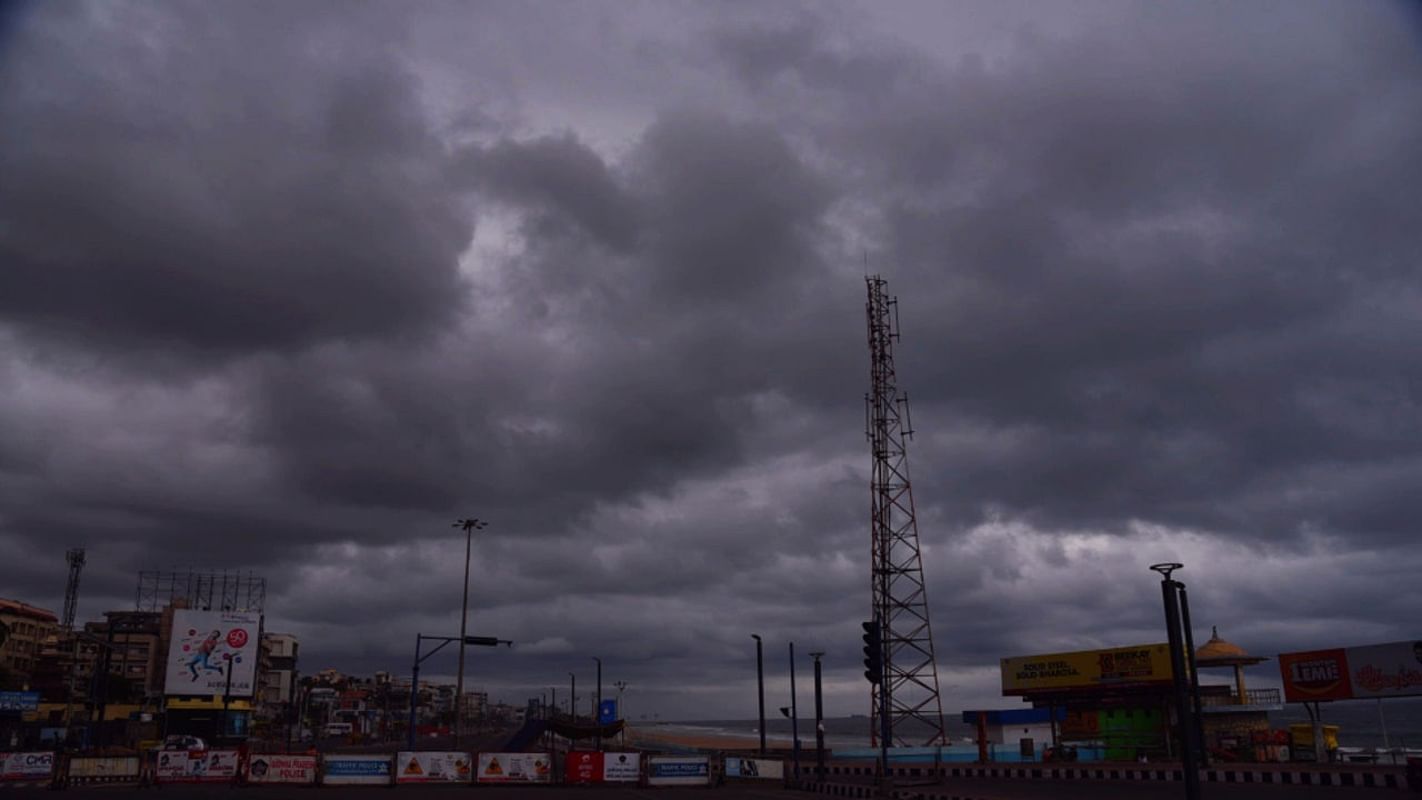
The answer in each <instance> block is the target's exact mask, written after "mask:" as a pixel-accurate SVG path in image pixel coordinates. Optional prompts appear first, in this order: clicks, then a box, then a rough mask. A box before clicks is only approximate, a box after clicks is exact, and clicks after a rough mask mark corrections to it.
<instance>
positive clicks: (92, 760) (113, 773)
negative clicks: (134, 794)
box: [69, 756, 138, 779]
mask: <svg viewBox="0 0 1422 800" xmlns="http://www.w3.org/2000/svg"><path fill="white" fill-rule="evenodd" d="M69 777H70V778H71V779H76V778H78V779H88V778H137V777H138V756H75V757H74V758H71V759H69Z"/></svg>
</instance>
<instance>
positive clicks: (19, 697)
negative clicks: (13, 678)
mask: <svg viewBox="0 0 1422 800" xmlns="http://www.w3.org/2000/svg"><path fill="white" fill-rule="evenodd" d="M37 710H39V692H0V711H19V712H20V713H24V712H26V711H37Z"/></svg>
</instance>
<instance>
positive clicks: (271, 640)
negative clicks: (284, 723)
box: [257, 633, 299, 718]
mask: <svg viewBox="0 0 1422 800" xmlns="http://www.w3.org/2000/svg"><path fill="white" fill-rule="evenodd" d="M298 650H299V643H298V642H297V640H296V637H295V636H293V635H292V634H289V633H263V634H262V640H261V661H260V664H261V670H260V675H259V677H258V683H259V686H258V690H257V702H258V704H259V707H260V709H261V714H262V716H265V717H267V718H272V717H275V716H277V714H278V713H279V712H280V710H281V709H282V708H283V706H284V705H285V704H288V703H291V702H293V700H294V698H295V687H296V659H297V653H298Z"/></svg>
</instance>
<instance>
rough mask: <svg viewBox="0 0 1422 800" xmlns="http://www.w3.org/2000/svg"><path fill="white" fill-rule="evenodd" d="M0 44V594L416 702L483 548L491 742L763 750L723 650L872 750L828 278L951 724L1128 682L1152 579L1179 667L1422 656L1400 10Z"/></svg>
mask: <svg viewBox="0 0 1422 800" xmlns="http://www.w3.org/2000/svg"><path fill="white" fill-rule="evenodd" d="M7 9H8V10H7V11H6V12H5V13H4V14H3V15H0V553H3V557H0V595H3V596H7V597H15V598H19V599H23V600H26V601H29V602H32V603H36V604H39V605H43V606H47V607H50V608H55V609H58V608H59V607H60V606H61V605H62V602H63V601H62V596H63V586H64V579H65V565H64V560H63V554H64V549H65V548H66V547H69V546H83V547H85V548H87V549H88V554H89V564H88V566H87V568H86V569H85V572H84V576H83V585H82V599H81V602H80V611H81V616H82V617H83V618H93V617H96V616H97V615H99V614H100V613H101V612H102V611H104V610H105V609H111V608H129V607H132V604H133V601H134V600H133V599H134V588H135V582H136V577H137V573H138V571H139V570H144V569H148V570H152V569H170V568H187V567H209V568H217V569H222V568H229V569H242V570H251V571H253V572H254V573H256V574H259V575H263V576H265V577H266V579H267V581H268V586H269V595H268V604H267V612H268V623H267V625H268V628H269V629H277V630H285V631H291V632H294V633H296V634H298V635H299V636H300V637H301V640H302V665H301V666H302V668H303V669H304V670H306V671H314V670H316V669H319V668H322V667H326V666H335V667H338V668H341V669H345V670H349V671H355V672H369V671H372V670H376V669H388V670H392V671H396V672H408V669H409V660H410V656H411V650H412V647H411V645H412V641H411V640H412V639H413V637H414V634H415V632H416V631H419V632H424V633H431V634H448V633H452V632H456V631H457V628H458V620H459V611H458V606H459V591H460V581H461V571H462V568H463V562H462V558H461V557H462V555H463V547H464V541H463V537H462V534H461V533H460V532H459V531H457V530H455V529H454V528H452V527H451V522H453V521H454V520H455V519H457V518H459V517H466V516H477V517H479V518H481V519H486V520H489V521H490V522H491V525H490V527H489V528H488V529H487V530H485V531H482V532H481V533H479V534H478V537H477V539H476V542H475V546H474V556H473V568H472V569H473V576H472V579H471V586H470V606H471V620H472V621H471V632H472V633H476V634H482V635H495V636H499V637H503V638H509V639H513V640H515V641H516V642H517V643H518V645H517V646H516V647H515V648H514V649H513V650H499V651H498V652H490V651H487V650H476V651H471V653H472V655H473V659H472V660H471V667H470V675H471V677H470V680H471V682H472V683H473V684H474V685H475V686H483V687H487V688H488V689H489V690H490V691H491V692H492V693H493V694H494V696H495V697H496V698H502V699H506V700H512V701H521V700H523V699H524V698H526V697H529V696H532V695H535V694H537V693H538V692H539V691H541V690H542V689H543V688H544V687H549V686H558V687H563V686H566V685H567V681H568V673H569V671H574V672H577V673H578V675H579V684H580V686H581V685H591V683H592V679H593V668H594V664H593V661H592V657H593V656H598V657H600V658H602V660H603V664H604V672H603V678H604V681H605V682H606V683H608V684H610V683H611V682H612V681H617V680H624V681H627V682H628V683H629V684H630V687H631V688H629V690H628V692H627V698H626V699H627V707H628V710H629V711H630V712H631V713H632V714H633V715H634V716H636V715H638V714H639V713H640V714H647V713H657V714H660V715H661V716H662V718H663V719H666V718H673V717H681V718H688V717H703V718H725V717H742V718H750V717H754V715H755V710H756V706H755V696H754V686H755V662H754V643H753V642H752V640H751V638H750V634H751V633H759V634H760V635H762V636H763V637H764V638H765V640H766V643H767V656H768V671H769V675H768V681H769V693H770V697H769V698H768V704H769V705H771V706H777V705H782V704H785V703H786V698H787V697H788V681H787V675H786V671H787V664H786V645H787V643H788V642H790V641H794V642H795V644H796V647H797V652H799V653H804V652H807V651H810V650H823V651H825V652H826V653H827V655H826V656H825V660H826V667H827V673H826V680H827V689H826V691H827V701H826V706H827V710H828V711H829V713H832V714H848V713H867V711H868V693H867V688H866V684H865V683H864V682H863V679H862V677H861V674H860V673H861V667H860V666H859V663H858V662H859V658H860V654H859V644H860V643H859V624H858V623H859V621H860V620H862V619H864V618H865V617H866V616H867V614H868V607H869V565H868V554H869V539H868V510H869V491H868V474H869V466H870V462H869V451H868V448H867V445H866V443H865V441H864V436H863V401H862V397H863V394H864V392H865V391H866V389H867V388H868V370H869V363H868V352H867V348H866V346H865V338H866V335H865V320H864V299H865V297H864V294H865V289H864V280H863V276H864V273H865V271H866V269H867V270H868V271H870V272H875V273H881V274H883V275H884V276H885V277H887V278H888V280H889V282H890V283H889V288H890V290H891V291H892V292H893V293H895V294H897V295H898V296H899V297H900V298H901V324H902V332H903V339H902V342H901V344H900V345H899V348H898V368H899V376H900V380H901V385H902V387H903V388H904V389H905V390H907V391H908V393H909V395H910V396H911V397H912V399H913V422H914V425H915V428H916V430H917V437H916V438H915V439H914V441H913V442H912V443H911V445H910V463H911V469H912V473H913V476H914V480H915V484H914V488H915V499H916V501H917V504H918V509H919V513H920V520H919V521H920V531H921V537H922V545H923V551H924V569H925V573H926V576H927V579H928V596H929V601H930V607H931V614H932V622H933V633H934V638H935V643H936V646H937V651H938V664H939V668H940V682H941V685H942V690H943V698H944V706H945V709H946V710H950V711H955V710H957V709H960V708H964V707H984V706H987V707H995V706H1004V705H1006V706H1010V705H1013V704H1015V701H1012V700H1007V699H1003V698H1001V697H999V696H998V683H997V659H998V658H999V657H1001V656H1006V655H1020V654H1025V653H1039V652H1051V651H1058V650H1071V649H1085V648H1090V647H1096V646H1104V645H1124V644H1134V643H1140V642H1149V641H1158V640H1160V639H1161V638H1163V623H1162V616H1161V610H1160V595H1159V590H1158V588H1157V579H1156V576H1155V575H1154V574H1153V573H1150V572H1149V571H1147V569H1146V567H1147V565H1149V564H1151V563H1153V562H1157V561H1165V560H1177V561H1181V562H1184V563H1185V564H1186V569H1185V571H1184V572H1183V573H1181V575H1182V577H1183V579H1184V580H1186V581H1187V583H1188V584H1189V586H1190V590H1191V601H1192V605H1193V611H1194V617H1195V621H1196V623H1197V626H1198V627H1197V631H1196V633H1197V638H1198V639H1201V640H1203V639H1204V638H1207V637H1208V631H1209V626H1210V625H1218V626H1220V629H1221V632H1222V633H1223V634H1224V635H1225V636H1226V637H1227V638H1229V639H1231V640H1233V641H1235V642H1237V643H1239V644H1241V645H1243V646H1244V647H1246V648H1247V649H1249V650H1251V651H1253V652H1256V653H1259V654H1265V655H1271V654H1275V653H1278V652H1280V651H1286V650H1295V649H1306V648H1312V647H1318V646H1331V645H1347V644H1362V643H1368V642H1381V641H1389V640H1394V639H1400V638H1407V637H1412V636H1417V635H1418V634H1419V633H1422V632H1419V630H1418V629H1417V627H1416V620H1417V615H1416V610H1417V608H1418V607H1419V606H1422V589H1419V588H1418V587H1419V585H1422V583H1419V582H1418V581H1417V580H1416V576H1417V574H1418V573H1419V570H1422V548H1419V546H1418V545H1417V535H1416V526H1417V520H1418V519H1419V518H1422V491H1419V489H1418V487H1419V485H1422V413H1419V412H1422V344H1419V343H1422V313H1419V312H1422V270H1419V268H1418V267H1419V264H1418V262H1419V258H1420V257H1422V216H1419V211H1418V208H1419V205H1418V202H1417V200H1418V187H1422V148H1419V147H1418V142H1419V141H1422V15H1419V13H1418V12H1417V11H1416V6H1415V5H1411V4H1403V3H1396V4H1393V3H1388V2H1383V1H1382V0H1375V1H1370V2H1337V1H1335V2H1325V3H1308V2H1290V3H1265V2H1251V3H1245V2H1239V3H1180V4H1174V5H1172V4H1160V3H1154V2H1140V3H1120V2H1074V3H1041V2H1000V1H998V0H993V1H992V2H987V1H986V0H984V1H983V2H966V1H960V2H953V3H941V2H930V3H892V4H880V3H873V4H870V3H864V4H854V3H832V2H815V3H805V4H798V3H792V2H775V3H749V2H747V3H734V2H733V3H674V2H661V1H660V0H659V1H658V2H634V1H633V0H619V2H606V3H595V2H592V3H581V2H579V3H572V2H564V3H544V2H522V1H520V2H505V3H443V2H435V1H434V0H424V1H423V2H420V3H417V4H412V3H397V2H384V3H380V2H376V3H350V2H340V3H337V2H323V1H321V0H312V2H305V3H297V4H292V3H286V2H246V3H211V2H203V3H186V2H165V3H158V4H154V3H126V2H102V3H79V2H75V3H46V4H41V3H32V4H18V5H17V4H8V6H7ZM427 668H428V669H429V671H430V672H433V673H435V674H445V675H449V674H452V673H453V660H452V659H443V657H438V658H436V659H435V660H434V661H432V662H429V664H428V665H427ZM800 669H801V670H802V671H801V673H800V677H801V682H800V687H801V690H802V693H804V692H806V689H805V687H806V686H807V685H808V681H807V680H806V679H805V678H806V676H807V675H808V674H809V661H808V659H807V658H803V657H802V658H801V660H800ZM1273 670H1274V667H1273V666H1272V664H1270V665H1266V666H1265V667H1264V668H1263V669H1262V671H1260V672H1259V678H1257V679H1256V681H1255V682H1256V684H1263V685H1267V684H1268V683H1269V680H1270V676H1271V675H1274V674H1276V673H1274V672H1273ZM585 682H586V683H585ZM802 698H803V699H804V701H805V702H806V703H808V701H809V695H808V694H807V693H804V694H802Z"/></svg>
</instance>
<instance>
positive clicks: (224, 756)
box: [156, 750, 237, 783]
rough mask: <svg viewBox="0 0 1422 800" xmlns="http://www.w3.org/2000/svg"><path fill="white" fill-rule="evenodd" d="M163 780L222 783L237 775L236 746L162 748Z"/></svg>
mask: <svg viewBox="0 0 1422 800" xmlns="http://www.w3.org/2000/svg"><path fill="white" fill-rule="evenodd" d="M156 775H157V777H158V782H159V783H220V782H222V781H230V780H232V779H234V778H236V777H237V751H236V750H160V751H158V768H157V772H156Z"/></svg>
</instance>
